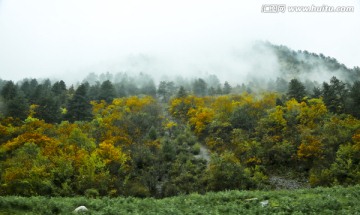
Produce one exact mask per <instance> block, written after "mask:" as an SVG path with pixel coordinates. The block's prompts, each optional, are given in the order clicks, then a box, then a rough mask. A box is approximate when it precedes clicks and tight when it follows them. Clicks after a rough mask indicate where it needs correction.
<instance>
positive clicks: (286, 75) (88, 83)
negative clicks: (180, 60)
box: [0, 43, 360, 197]
mask: <svg viewBox="0 0 360 215" xmlns="http://www.w3.org/2000/svg"><path fill="white" fill-rule="evenodd" d="M263 46H265V47H266V48H268V49H271V50H272V51H273V52H274V53H276V56H277V58H278V60H279V64H280V65H281V67H280V69H279V73H278V74H277V76H276V75H275V74H274V76H272V77H267V78H268V79H258V78H255V77H252V78H251V77H250V78H249V79H248V80H220V78H218V77H217V76H216V75H214V74H210V75H204V76H201V77H180V76H179V77H174V78H166V79H164V80H159V81H155V80H154V78H153V77H152V76H151V75H148V74H145V73H142V72H140V73H138V74H127V73H117V74H111V73H109V72H107V73H103V74H100V75H97V74H95V73H90V74H89V75H88V76H87V77H85V78H84V80H82V81H80V82H79V83H78V84H73V83H65V82H64V81H61V80H60V81H51V80H49V79H46V80H36V79H24V80H22V81H19V82H17V83H14V82H13V81H11V80H9V81H7V80H0V95H1V96H0V185H1V189H0V194H1V195H24V196H31V195H49V196H73V195H86V196H89V197H94V196H95V197H96V196H119V195H123V196H137V197H149V196H153V197H167V196H174V195H180V194H187V193H192V192H198V193H205V192H208V191H221V190H228V189H272V188H276V186H275V185H274V184H272V182H271V180H270V179H271V178H272V177H274V176H281V177H289V175H291V178H292V179H296V180H298V181H299V183H300V184H301V183H304V184H306V185H309V186H313V187H315V186H333V185H339V184H340V185H352V184H358V183H359V182H360V175H359V164H360V159H359V157H360V147H359V144H360V119H359V117H360V112H359V111H360V97H359V95H360V94H359V92H360V80H359V74H360V73H359V72H360V70H359V68H358V67H356V68H354V69H348V68H346V67H345V66H344V65H342V64H340V63H338V62H337V61H336V59H333V58H329V57H325V56H323V55H322V54H320V55H317V54H313V53H308V52H307V51H298V52H295V51H292V50H290V49H288V48H287V47H284V46H275V45H272V44H268V43H265V44H263ZM320 70H321V72H322V74H323V73H326V74H329V75H330V76H329V78H328V79H326V80H324V79H323V80H321V82H319V81H320V80H319V79H317V78H316V79H311V78H312V77H317V76H316V73H317V72H319V71H320ZM259 73H261V71H259Z"/></svg>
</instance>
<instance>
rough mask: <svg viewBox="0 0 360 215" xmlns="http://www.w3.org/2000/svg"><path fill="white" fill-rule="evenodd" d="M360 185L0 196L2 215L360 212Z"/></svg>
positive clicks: (0, 212) (0, 211)
mask: <svg viewBox="0 0 360 215" xmlns="http://www.w3.org/2000/svg"><path fill="white" fill-rule="evenodd" d="M359 200H360V185H357V186H353V187H347V188H343V187H333V188H315V189H303V190H279V191H226V192H218V193H207V194H206V195H199V194H191V195H184V196H177V197H172V198H165V199H153V198H147V199H139V198H122V197H119V198H98V199H87V198H85V197H74V198H61V197H51V198H50V197H40V196H39V197H30V198H26V197H16V196H7V197H0V214H31V215H32V214H71V213H72V211H73V210H74V209H75V208H76V207H78V206H80V205H84V206H86V207H87V208H88V209H89V211H88V212H86V213H84V214H360V204H359Z"/></svg>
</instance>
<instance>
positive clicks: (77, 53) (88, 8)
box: [0, 0, 360, 81]
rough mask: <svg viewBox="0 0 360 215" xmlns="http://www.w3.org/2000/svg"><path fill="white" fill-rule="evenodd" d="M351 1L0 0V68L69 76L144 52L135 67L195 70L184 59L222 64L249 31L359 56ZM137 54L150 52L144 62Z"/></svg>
mask: <svg viewBox="0 0 360 215" xmlns="http://www.w3.org/2000/svg"><path fill="white" fill-rule="evenodd" d="M246 2H249V3H246ZM286 2H288V3H286ZM359 2H360V1H359V0H343V1H331V0H317V1H306V0H301V1H297V0H292V1H285V0H282V1H280V0H250V1H241V0H176V1H175V0H31V1H30V0H0V78H1V79H4V80H15V81H17V80H20V79H23V78H27V77H31V78H45V77H49V78H57V79H64V80H74V79H76V78H80V79H82V78H84V77H85V76H86V74H88V73H89V72H98V73H100V72H107V71H109V72H119V71H126V70H127V69H128V68H129V64H142V63H144V62H145V64H144V65H143V66H141V65H140V66H139V65H138V67H137V68H141V69H142V70H144V71H145V72H149V73H155V72H159V73H162V74H163V73H182V74H192V73H194V72H196V71H191V69H189V68H197V69H198V70H209V71H205V72H209V73H215V70H216V68H217V66H218V68H222V69H224V68H226V65H225V64H227V63H228V61H227V60H226V58H227V56H228V53H229V52H231V51H233V50H237V49H246V47H248V46H249V44H251V42H252V41H256V40H263V41H270V42H271V43H274V44H283V45H286V46H288V47H290V48H292V49H295V50H299V49H301V50H308V51H310V52H315V53H323V54H324V55H326V56H332V57H335V58H337V59H338V61H339V62H341V63H344V64H345V65H346V66H348V67H354V66H360V39H359V38H360V3H359ZM263 4H286V5H287V6H291V5H299V6H308V5H310V6H311V5H315V6H321V5H328V6H353V7H354V9H355V11H354V12H350V13H305V12H303V13H290V12H288V11H286V12H285V13H273V14H270V13H262V12H261V8H262V5H263ZM134 59H135V60H134ZM139 59H142V60H139ZM147 61H152V63H151V64H152V66H149V67H151V69H149V70H147V68H146V67H147V66H148V65H146V62H147ZM153 62H156V63H153ZM214 62H215V63H214ZM232 63H233V62H232ZM154 65H155V66H154ZM209 65H210V66H209ZM130 67H131V65H130ZM210 67H211V68H215V69H214V71H212V70H211V68H210ZM219 70H221V69H219ZM129 71H130V70H129ZM221 72H223V71H221ZM233 72H237V71H233ZM239 72H241V71H239Z"/></svg>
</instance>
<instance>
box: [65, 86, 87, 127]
mask: <svg viewBox="0 0 360 215" xmlns="http://www.w3.org/2000/svg"><path fill="white" fill-rule="evenodd" d="M87 91H88V84H87V83H83V84H81V85H80V86H79V87H78V88H77V89H76V91H75V93H74V96H73V97H72V98H71V99H70V101H69V104H68V106H67V114H66V116H65V118H66V119H67V120H69V121H70V122H74V121H86V120H90V119H91V117H92V113H91V104H90V100H89V98H88V95H87Z"/></svg>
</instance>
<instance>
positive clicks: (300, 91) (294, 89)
mask: <svg viewBox="0 0 360 215" xmlns="http://www.w3.org/2000/svg"><path fill="white" fill-rule="evenodd" d="M287 96H288V98H289V99H292V98H294V99H296V101H298V102H300V101H302V99H303V98H304V97H305V96H306V91H305V86H304V85H303V84H302V83H301V82H300V81H298V80H297V79H292V80H291V81H290V83H289V88H288V92H287Z"/></svg>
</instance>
